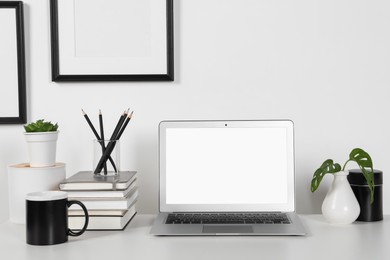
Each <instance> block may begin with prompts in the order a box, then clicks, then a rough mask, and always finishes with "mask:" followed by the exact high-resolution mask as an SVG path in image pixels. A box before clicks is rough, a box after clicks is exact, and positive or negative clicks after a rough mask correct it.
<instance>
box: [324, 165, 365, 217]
mask: <svg viewBox="0 0 390 260" xmlns="http://www.w3.org/2000/svg"><path fill="white" fill-rule="evenodd" d="M348 174H349V173H348V171H340V172H337V173H335V174H334V180H333V183H332V185H331V187H330V188H329V191H328V193H327V194H326V197H325V199H324V202H323V203H322V214H323V216H324V218H325V219H326V220H327V221H328V222H329V223H332V224H350V223H352V222H354V221H355V220H356V219H357V218H358V216H359V214H360V206H359V203H358V201H357V199H356V197H355V194H354V193H353V191H352V188H351V186H350V185H349V182H348V180H347V175H348Z"/></svg>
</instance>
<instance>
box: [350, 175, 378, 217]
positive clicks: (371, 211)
mask: <svg viewBox="0 0 390 260" xmlns="http://www.w3.org/2000/svg"><path fill="white" fill-rule="evenodd" d="M348 181H349V184H350V185H351V188H352V190H353V192H354V193H355V196H356V199H357V200H358V202H359V205H360V215H359V217H358V218H357V221H366V222H370V221H379V220H382V219H383V172H382V171H379V170H374V184H375V188H374V202H373V203H372V204H371V201H370V198H371V197H370V196H371V193H370V189H369V187H368V185H367V181H366V179H365V178H364V175H363V173H362V171H361V170H360V169H354V170H349V175H348Z"/></svg>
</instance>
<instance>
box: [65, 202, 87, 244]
mask: <svg viewBox="0 0 390 260" xmlns="http://www.w3.org/2000/svg"><path fill="white" fill-rule="evenodd" d="M73 204H77V205H79V206H80V207H81V208H82V209H83V211H84V215H85V222H84V227H83V228H82V229H81V230H80V231H79V232H75V231H73V230H71V229H68V235H70V236H74V237H77V236H80V235H81V234H82V233H84V232H85V230H87V227H88V222H89V215H88V211H87V208H86V207H85V206H84V204H83V203H81V202H80V201H78V200H69V201H68V202H67V203H66V205H67V206H68V208H69V207H70V206H72V205H73Z"/></svg>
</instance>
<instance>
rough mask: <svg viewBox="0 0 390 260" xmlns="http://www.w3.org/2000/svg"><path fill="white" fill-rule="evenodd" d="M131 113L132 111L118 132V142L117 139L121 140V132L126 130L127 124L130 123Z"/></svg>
mask: <svg viewBox="0 0 390 260" xmlns="http://www.w3.org/2000/svg"><path fill="white" fill-rule="evenodd" d="M133 113H134V111H131V113H130V114H129V115H128V116H127V118H126V121H125V123H124V124H123V126H122V128H121V130H120V131H119V133H118V136H117V138H116V140H118V139H119V138H121V136H122V134H123V132H124V131H125V129H126V126H127V124H128V123H129V122H130V120H131V118H132V117H133Z"/></svg>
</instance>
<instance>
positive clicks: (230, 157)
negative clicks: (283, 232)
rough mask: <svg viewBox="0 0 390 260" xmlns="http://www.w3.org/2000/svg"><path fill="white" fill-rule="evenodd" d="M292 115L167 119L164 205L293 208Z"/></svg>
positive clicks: (205, 208)
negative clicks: (249, 118)
mask: <svg viewBox="0 0 390 260" xmlns="http://www.w3.org/2000/svg"><path fill="white" fill-rule="evenodd" d="M293 161H294V155H293V124H292V122H291V121H175V122H173V121H164V122H162V123H161V124H160V181H161V182H160V210H161V211H177V212H187V211H200V212H207V211H218V212H221V211H229V212H231V211H293V210H294V162H293Z"/></svg>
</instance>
